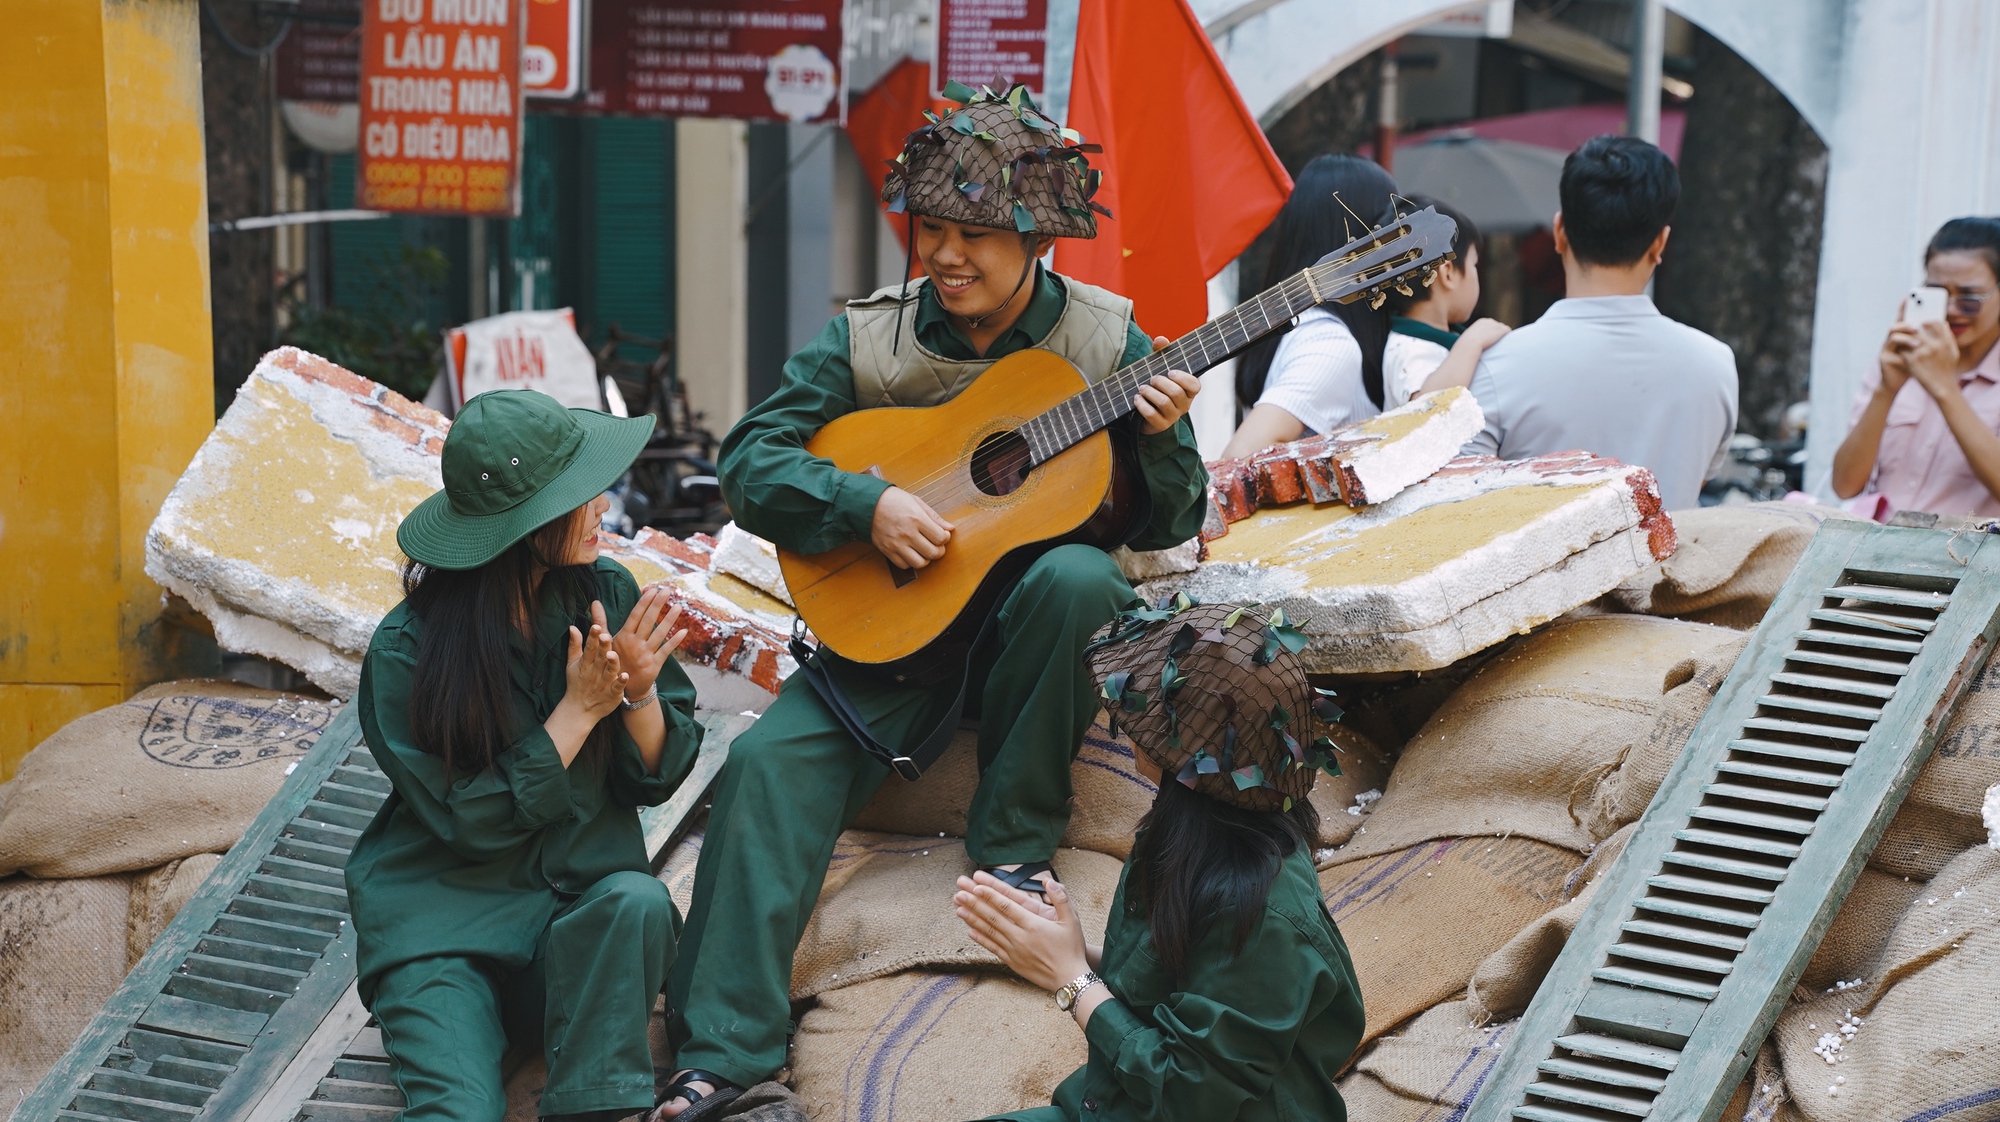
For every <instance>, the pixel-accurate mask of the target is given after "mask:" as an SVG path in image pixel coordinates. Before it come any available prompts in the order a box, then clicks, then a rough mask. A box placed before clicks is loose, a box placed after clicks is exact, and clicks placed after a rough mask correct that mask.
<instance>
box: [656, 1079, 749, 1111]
mask: <svg viewBox="0 0 2000 1122" xmlns="http://www.w3.org/2000/svg"><path fill="white" fill-rule="evenodd" d="M696 1083H706V1084H708V1085H709V1086H711V1087H713V1088H715V1090H713V1091H710V1092H709V1093H707V1094H706V1095H704V1094H702V1093H701V1092H700V1091H697V1090H695V1089H694V1086H693V1085H694V1084H696ZM742 1094H743V1088H741V1087H738V1086H737V1085H736V1084H734V1083H731V1082H730V1081H729V1080H727V1079H724V1078H723V1077H721V1076H720V1075H716V1074H715V1073H714V1072H708V1071H703V1070H701V1069H700V1068H698V1067H691V1068H689V1069H687V1070H686V1071H684V1072H682V1073H681V1074H680V1077H679V1078H678V1079H675V1080H674V1081H673V1082H672V1083H671V1084H669V1085H668V1087H667V1089H666V1090H665V1091H662V1092H661V1093H660V1101H659V1102H658V1103H656V1104H654V1106H653V1109H654V1110H655V1111H658V1110H659V1109H660V1107H663V1106H665V1105H667V1103H669V1102H671V1101H672V1100H674V1099H685V1100H687V1104H688V1105H687V1109H686V1110H683V1111H681V1112H680V1113H679V1114H676V1115H674V1117H673V1122H702V1119H704V1118H715V1117H719V1116H720V1115H721V1114H722V1112H723V1111H724V1110H726V1109H728V1107H729V1104H730V1103H732V1102H735V1101H736V1100H737V1098H738V1097H740V1096H741V1095H742Z"/></svg>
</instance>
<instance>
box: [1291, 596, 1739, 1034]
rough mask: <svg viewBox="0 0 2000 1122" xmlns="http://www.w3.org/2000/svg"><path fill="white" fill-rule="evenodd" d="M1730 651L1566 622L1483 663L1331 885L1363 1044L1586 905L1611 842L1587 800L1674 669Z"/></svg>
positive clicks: (1660, 634) (1329, 867)
mask: <svg viewBox="0 0 2000 1122" xmlns="http://www.w3.org/2000/svg"><path fill="white" fill-rule="evenodd" d="M1734 638H1736V635H1735V633H1734V632H1731V631H1728V630H1726V629H1723V628H1718V627H1712V626H1708V625H1704V624H1695V623H1683V622H1679V621H1675V620H1663V619H1653V618H1650V617H1645V616H1623V615H1599V616H1587V617H1582V618H1577V619H1571V620H1564V621H1561V622H1558V623H1556V624H1555V625H1553V626H1550V627H1548V628H1546V629H1544V630H1542V631H1539V632H1537V633H1535V634H1533V635H1531V636H1529V637H1527V638H1526V639H1523V640H1521V641H1519V642H1517V643H1516V644H1514V645H1513V646H1511V647H1509V648H1507V649H1505V650H1504V651H1502V652H1501V653H1500V654H1499V655H1498V656H1496V657H1494V658H1493V659H1492V660H1491V661H1489V662H1488V663H1486V664H1485V665H1484V666H1483V667H1481V669H1480V670H1479V672H1478V673H1476V674H1475V675H1473V677H1472V678H1471V679H1470V680H1468V681H1467V682H1466V683H1465V685H1463V686H1461V687H1460V688H1459V689H1458V690H1457V691H1456V692H1455V693H1453V694H1452V696H1451V698H1450V700H1448V701H1447V702H1445V704H1444V705H1443V706H1442V707H1441V708H1440V709H1439V710H1438V711H1437V713H1436V714H1434V715H1433V716H1432V717H1431V719H1430V721H1429V722H1427V723H1426V724H1425V726H1424V727H1423V729H1422V730H1421V731H1420V732H1419V733H1418V734H1417V735H1416V736H1415V737H1413V738H1411V740H1410V742H1409V743H1408V744H1407V745H1405V746H1404V749H1403V754H1402V757H1401V759H1400V760H1399V761H1398V762H1397V764H1396V767H1395V770H1394V772H1392V773H1391V775H1390V777H1389V783H1388V786H1387V788H1385V790H1384V792H1383V795H1382V798H1381V800H1380V801H1379V802H1377V803H1376V804H1375V805H1374V808H1373V809H1372V810H1371V811H1370V812H1369V813H1368V814H1367V815H1366V816H1365V818H1364V822H1365V824H1364V825H1363V826H1362V828H1361V829H1360V830H1359V831H1357V832H1356V833H1355V835H1354V836H1353V838H1352V839H1351V840H1350V841H1348V842H1347V844H1346V845H1345V846H1343V847H1341V848H1340V849H1338V850H1336V851H1335V852H1334V853H1332V854H1330V855H1328V859H1327V860H1326V861H1325V862H1324V863H1323V864H1322V866H1321V872H1320V884H1321V887H1322V888H1323V889H1324V891H1325V894H1326V900H1327V906H1328V908H1329V909H1330V910H1331V911H1332V913H1333V917H1334V920H1335V922H1336V923H1338V924H1339V925H1340V928H1341V931H1342V933H1343V934H1344V935H1345V936H1346V939H1347V944H1348V947H1349V949H1350V950H1351V952H1352V953H1353V956H1354V963H1355V970H1356V973H1357V975H1358V977H1359V979H1360V982H1361V993H1362V1000H1363V1005H1364V1006H1365V1007H1366V1009H1367V1014H1368V1020H1367V1029H1366V1036H1367V1037H1369V1038H1372V1037H1374V1036H1377V1035H1379V1034H1381V1033H1383V1032H1385V1031H1387V1030H1388V1029H1390V1028H1391V1027H1393V1026H1395V1025H1397V1024H1399V1023H1401V1022H1402V1021H1404V1020H1406V1019H1408V1018H1409V1017H1411V1016H1414V1015H1416V1014H1417V1013H1420V1012H1422V1011H1423V1010H1425V1009H1428V1008H1430V1007H1431V1006H1433V1005H1436V1004H1438V1003H1439V1002H1441V1001H1445V1000H1447V999H1449V998H1451V997H1453V996H1455V995H1457V994H1459V993H1461V992H1463V991H1464V990H1465V989H1466V985H1467V979H1468V978H1470V977H1471V976H1472V974H1473V972H1474V970H1475V969H1476V968H1477V967H1478V966H1479V965H1480V963H1481V962H1483V961H1484V960H1485V959H1486V958H1487V957H1488V956H1490V955H1492V954H1493V953H1494V952H1496V951H1498V950H1499V949H1501V948H1502V947H1503V946H1505V945H1506V944H1507V943H1508V942H1509V940H1511V939H1513V938H1514V937H1515V936H1516V935H1517V934H1519V933H1520V932H1521V931H1522V930H1523V929H1525V928H1528V927H1529V926H1530V925H1532V924H1534V923H1535V922H1536V921H1537V920H1538V919H1540V918H1541V917H1542V916H1544V915H1545V914H1547V913H1549V912H1551V911H1554V910H1555V909H1557V908H1560V907H1561V906H1563V905H1564V904H1566V903H1568V902H1569V901H1570V899H1571V898H1573V897H1574V896H1575V895H1576V893H1577V892H1578V891H1580V890H1581V884H1582V883H1583V881H1579V880H1578V879H1577V878H1576V874H1577V872H1578V870H1579V868H1580V867H1582V866H1583V865H1584V862H1585V859H1586V856H1587V855H1588V854H1590V853H1591V852H1592V851H1593V850H1594V849H1596V848H1597V842H1598V841H1599V840H1600V839H1599V838H1597V837H1595V836H1593V835H1592V833H1591V831H1590V830H1589V829H1587V828H1586V826H1585V825H1584V823H1583V822H1581V821H1579V819H1578V817H1577V808H1575V807H1574V806H1573V803H1574V801H1575V798H1576V792H1577V791H1578V790H1579V789H1581V790H1583V791H1584V792H1586V793H1588V792H1589V791H1590V790H1592V787H1593V785H1594V784H1595V783H1596V781H1597V779H1598V777H1599V776H1600V775H1601V774H1603V773H1604V772H1605V771H1606V770H1608V769H1610V768H1613V767H1615V766H1616V764H1617V762H1618V760H1619V759H1621V758H1622V757H1623V756H1624V755H1625V754H1626V753H1627V752H1628V750H1629V749H1630V746H1631V745H1632V744H1633V743H1634V742H1635V741H1637V740H1639V739H1640V738H1642V737H1644V736H1645V735H1646V733H1647V731H1648V730H1649V729H1650V728H1652V726H1653V724H1654V722H1655V721H1656V719H1657V718H1658V715H1659V711H1660V709H1661V707H1662V705H1663V703H1664V702H1665V700H1666V696H1665V693H1664V691H1663V686H1664V685H1665V683H1666V681H1667V674H1668V671H1669V670H1670V669H1671V668H1672V667H1674V666H1675V665H1676V664H1678V663H1680V662H1681V661H1683V660H1684V659H1686V658H1688V657H1689V656H1690V655H1692V654H1694V653H1697V652H1701V651H1705V650H1709V649H1712V648H1714V647H1716V646H1717V645H1719V644H1723V643H1726V642H1729V641H1730V640H1733V639H1734ZM1587 879H1588V875H1586V877H1585V878H1584V880H1587Z"/></svg>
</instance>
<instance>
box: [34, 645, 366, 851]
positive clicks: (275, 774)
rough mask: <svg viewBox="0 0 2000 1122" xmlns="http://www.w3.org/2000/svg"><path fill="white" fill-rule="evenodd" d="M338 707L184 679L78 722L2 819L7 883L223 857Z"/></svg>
mask: <svg viewBox="0 0 2000 1122" xmlns="http://www.w3.org/2000/svg"><path fill="white" fill-rule="evenodd" d="M337 711H338V710H337V709H336V707H335V706H334V705H332V704H331V703H328V702H324V701H312V700H309V699H306V698H302V697H296V696H292V695H287V694H280V693H273V692H271V691H269V690H254V689H251V688H249V687H247V686H238V685H236V684H235V683H214V682H182V683H169V684H167V685H166V686H164V687H158V686H156V687H153V688H152V689H150V690H147V691H144V693H143V694H142V695H140V696H137V697H134V698H133V699H132V700H130V701H127V702H125V703H123V704H121V705H114V706H111V707H110V708H108V709H101V710H99V711H97V712H95V713H91V714H89V715H87V716H83V717H79V718H77V719H76V720H74V721H71V722H70V723H69V724H67V725H64V726H63V727H62V728H61V729H58V730H57V731H56V732H55V733H54V734H53V735H52V736H50V737H49V738H48V739H47V740H44V741H42V743H41V744H40V745H38V746H37V747H36V748H35V750H34V751H32V752H30V753H28V755H27V758H26V759H24V760H22V761H21V768H20V771H19V773H18V774H17V775H16V776H15V778H14V781H13V783H12V787H13V790H12V791H11V792H10V793H9V795H8V798H7V804H6V812H5V815H4V816H0V876H5V875H8V874H11V873H14V872H25V873H28V874H29V875H31V876H37V877H50V878H54V877H91V876H101V875H104V874H106V873H120V872H131V871H136V870H139V869H151V868H154V867H156V866H159V865H164V864H166V863H167V862H169V861H173V860H176V859H178V858H182V857H191V856H193V855H194V854H197V853H219V852H221V851H223V850H226V849H228V848H229V847H230V846H231V845H234V844H235V843H236V839H237V838H239V837H241V836H242V835H243V831H244V829H245V828H247V827H248V826H249V825H250V822H251V821H252V820H253V819H255V818H256V817H257V812H258V811H260V810H262V809H264V804H265V803H266V802H269V801H270V799H271V796H272V795H273V794H274V793H276V792H277V790H278V787H279V785H281V784H282V783H283V782H284V781H285V775H286V773H287V772H288V770H289V769H290V768H291V766H292V765H293V764H294V763H295V762H297V760H298V758H299V757H300V756H303V755H304V754H305V752H306V749H308V748H310V747H312V744H313V742H314V741H315V740H317V739H318V738H319V734H320V732H321V731H322V730H324V729H325V728H326V726H327V723H328V722H330V721H331V720H332V719H333V716H334V714H335V713H336V712H337Z"/></svg>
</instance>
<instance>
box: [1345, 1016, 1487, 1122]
mask: <svg viewBox="0 0 2000 1122" xmlns="http://www.w3.org/2000/svg"><path fill="white" fill-rule="evenodd" d="M1470 1013H1471V1009H1470V1007H1469V1006H1468V1005H1467V1004H1466V1003H1465V1002H1463V1001H1451V1002H1447V1003H1445V1004H1443V1005H1436V1006H1433V1007H1431V1008H1430V1009H1429V1010H1428V1011H1426V1012H1425V1013H1423V1014H1422V1015H1421V1016H1419V1017H1417V1018H1416V1019H1415V1020H1413V1021H1411V1022H1410V1023H1408V1024H1406V1025H1404V1026H1402V1028H1401V1029H1400V1030H1399V1031H1397V1032H1396V1033H1394V1034H1393V1035H1390V1036H1384V1037H1382V1038H1381V1039H1380V1040H1377V1041H1376V1042H1375V1043H1373V1044H1372V1045H1369V1046H1368V1049H1367V1050H1366V1051H1364V1052H1363V1053H1361V1057H1360V1059H1358V1060H1356V1061H1355V1063H1354V1066H1353V1067H1352V1068H1351V1069H1350V1070H1349V1072H1348V1074H1347V1075H1346V1076H1345V1077H1344V1078H1342V1079H1341V1080H1340V1081H1339V1087H1340V1097H1341V1098H1343V1099H1345V1100H1346V1101H1347V1116H1348V1117H1349V1118H1351V1119H1354V1120H1355V1122H1443V1120H1444V1119H1448V1118H1463V1117H1464V1116H1465V1112H1466V1110H1467V1108H1469V1107H1470V1106H1471V1105H1472V1098H1473V1096H1474V1095H1476V1094H1478V1093H1479V1088H1480V1087H1481V1086H1482V1085H1484V1084H1485V1082H1486V1077H1487V1076H1488V1075H1490V1074H1491V1073H1492V1071H1493V1065H1494V1064H1496V1063H1498V1062H1499V1060H1500V1057H1501V1055H1502V1053H1503V1052H1504V1050H1505V1048H1506V1046H1507V1044H1508V1043H1509V1041H1510V1040H1511V1038H1512V1037H1513V1035H1514V1030H1515V1029H1516V1028H1517V1027H1518V1025H1517V1024H1516V1023H1514V1022H1509V1023H1507V1024H1504V1025H1493V1026H1487V1027H1481V1026H1479V1025H1477V1024H1474V1023H1473V1022H1472V1019H1471V1016H1470Z"/></svg>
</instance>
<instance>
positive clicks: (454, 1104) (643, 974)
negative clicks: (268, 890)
mask: <svg viewBox="0 0 2000 1122" xmlns="http://www.w3.org/2000/svg"><path fill="white" fill-rule="evenodd" d="M465 922H467V923H478V922H479V917H478V916H466V917H465ZM673 959H674V904H673V900H672V898H671V897H669V896H668V895H667V888H666V886H665V885H663V884H661V883H660V882H659V881H657V880H654V879H653V878H652V877H649V876H647V875H646V874H644V873H636V872H623V873H613V874H611V875H610V876H608V877H605V878H604V879H603V880H600V881H598V882H597V883H596V884H594V885H591V886H590V888H589V889H588V890H586V891H585V892H584V893H583V895H581V896H579V897H577V898H576V899H575V900H574V901H573V902H571V903H570V904H568V905H567V906H565V907H564V908H563V909H562V910H560V911H558V912H557V913H556V917H555V920H554V922H552V923H550V924H549V927H548V930H546V931H544V932H543V933H542V938H541V940H540V943H539V944H538V945H537V946H536V948H535V957H534V959H533V961H531V962H530V963H529V964H528V965H527V966H526V967H524V968H522V969H520V970H516V971H503V970H501V969H499V968H498V967H497V966H496V964H494V963H493V962H492V961H491V960H486V959H475V958H464V957H441V958H422V959H417V960H416V961H414V962H406V963H404V964H402V965H401V966H396V967H392V968H391V969H389V970H388V971H387V972H386V973H384V974H383V975H382V977H381V979H380V980H379V981H378V982H377V983H376V987H375V995H374V1001H373V1002H372V1004H371V1005H370V1009H371V1010H372V1011H373V1012H374V1014H375V1017H376V1019H377V1020H378V1021H379V1022H381V1026H382V1047H383V1048H384V1050H386V1051H387V1052H388V1053H389V1060H390V1062H391V1063H392V1064H393V1065H394V1071H395V1077H396V1086H397V1087H399V1088H401V1090H402V1092H403V1098H404V1099H405V1101H406V1102H407V1103H408V1105H407V1106H406V1107H404V1109H403V1113H402V1118H404V1119H405V1120H407V1122H434V1120H435V1122H501V1119H502V1118H503V1117H504V1116H505V1115H506V1113H507V1093H506V1090H505V1088H503V1087H502V1086H501V1077H500V1060H501V1056H502V1055H503V1054H504V1053H505V1052H506V1050H507V1047H508V1045H509V1044H510V1043H511V1044H513V1045H514V1046H516V1047H524V1048H525V1047H533V1046H534V1045H535V1044H537V1043H539V1044H540V1045H541V1046H542V1051H543V1055H544V1056H545V1057H546V1058H547V1060H548V1065H549V1074H548V1083H547V1085H546V1086H545V1088H544V1090H543V1091H542V1113H543V1114H580V1113H582V1112H585V1111H593V1110H614V1109H619V1110H631V1111H635V1112H636V1111H640V1110H644V1109H646V1108H648V1107H651V1106H652V1105H653V1058H652V1053H651V1051H650V1050H649V1049H648V1047H647V1044H646V1019H647V1018H648V1017H649V1016H651V1015H652V1011H653V996H654V995H655V994H657V993H659V992H660V987H661V985H662V984H663V983H664V982H665V981H666V975H667V969H668V967H670V966H671V965H672V964H673Z"/></svg>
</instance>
